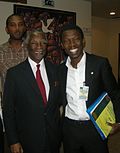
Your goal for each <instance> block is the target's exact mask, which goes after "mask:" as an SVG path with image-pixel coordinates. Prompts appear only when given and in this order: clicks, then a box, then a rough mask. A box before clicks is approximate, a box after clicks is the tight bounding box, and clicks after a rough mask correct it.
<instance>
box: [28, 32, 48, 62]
mask: <svg viewBox="0 0 120 153" xmlns="http://www.w3.org/2000/svg"><path fill="white" fill-rule="evenodd" d="M46 48H47V41H46V38H45V34H44V33H39V34H37V35H32V36H31V38H30V41H29V44H28V51H29V56H30V58H31V59H32V60H33V61H35V62H36V63H39V62H40V61H41V60H42V58H43V57H44V56H45V54H46Z"/></svg>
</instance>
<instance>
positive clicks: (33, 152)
mask: <svg viewBox="0 0 120 153" xmlns="http://www.w3.org/2000/svg"><path fill="white" fill-rule="evenodd" d="M26 40H27V48H28V54H29V56H28V58H27V59H26V60H25V61H24V62H22V63H21V64H19V65H17V66H15V67H13V68H10V69H9V70H8V71H7V75H6V80H5V86H4V94H3V118H4V124H5V130H6V135H7V139H8V143H9V145H10V149H11V152H12V153H22V152H24V153H58V152H59V145H60V127H61V124H60V110H59V107H60V103H59V100H60V98H59V93H60V92H59V82H58V78H57V72H56V70H57V66H56V65H53V64H52V63H50V62H49V61H47V60H45V59H44V57H45V55H46V47H47V40H46V36H45V34H44V33H43V32H42V31H32V32H30V34H28V37H27V38H26ZM38 64H39V65H40V68H39V70H40V71H41V76H42V81H43V84H44V88H45V92H46V93H45V92H44V97H43V96H42V91H41V89H39V86H38V84H37V80H36V79H37V78H36V73H37V72H36V71H37V66H36V65H38ZM40 86H41V85H40ZM45 96H46V97H45Z"/></svg>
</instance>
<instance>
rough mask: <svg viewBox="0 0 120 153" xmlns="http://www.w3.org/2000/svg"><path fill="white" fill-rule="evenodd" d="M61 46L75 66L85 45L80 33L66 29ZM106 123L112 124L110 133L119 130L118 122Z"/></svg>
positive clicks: (74, 66) (75, 66)
mask: <svg viewBox="0 0 120 153" xmlns="http://www.w3.org/2000/svg"><path fill="white" fill-rule="evenodd" d="M62 47H63V48H64V49H65V52H66V54H67V55H68V56H69V57H70V59H71V65H72V67H73V68H77V64H78V63H79V62H80V60H81V58H82V56H83V49H84V47H85V40H84V38H83V39H82V37H81V35H80V33H79V32H78V31H76V30H75V29H69V30H66V31H64V32H63V34H62ZM108 125H109V126H112V130H111V132H110V134H111V135H113V134H115V133H117V132H119V131H120V124H119V123H114V124H112V123H108Z"/></svg>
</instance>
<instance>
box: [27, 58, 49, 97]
mask: <svg viewBox="0 0 120 153" xmlns="http://www.w3.org/2000/svg"><path fill="white" fill-rule="evenodd" d="M28 61H29V63H30V66H31V68H32V71H33V74H34V76H35V78H36V71H37V67H36V65H37V64H40V72H41V77H42V80H43V82H44V85H45V90H46V96H47V100H48V96H49V90H50V86H49V82H48V77H47V72H46V68H45V63H44V59H42V60H41V61H40V63H36V62H34V61H33V60H32V59H31V58H30V57H28Z"/></svg>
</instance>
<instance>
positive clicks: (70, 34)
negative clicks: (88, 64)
mask: <svg viewBox="0 0 120 153" xmlns="http://www.w3.org/2000/svg"><path fill="white" fill-rule="evenodd" d="M62 46H63V48H64V49H65V52H66V54H68V55H69V57H70V59H71V65H72V66H73V67H74V68H77V64H78V63H79V62H80V60H81V58H82V56H83V48H84V46H85V40H84V39H81V36H80V34H79V32H77V31H76V30H67V31H65V32H64V33H63V36H62ZM74 49H76V51H72V50H74Z"/></svg>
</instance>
